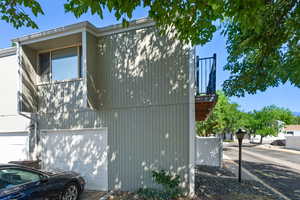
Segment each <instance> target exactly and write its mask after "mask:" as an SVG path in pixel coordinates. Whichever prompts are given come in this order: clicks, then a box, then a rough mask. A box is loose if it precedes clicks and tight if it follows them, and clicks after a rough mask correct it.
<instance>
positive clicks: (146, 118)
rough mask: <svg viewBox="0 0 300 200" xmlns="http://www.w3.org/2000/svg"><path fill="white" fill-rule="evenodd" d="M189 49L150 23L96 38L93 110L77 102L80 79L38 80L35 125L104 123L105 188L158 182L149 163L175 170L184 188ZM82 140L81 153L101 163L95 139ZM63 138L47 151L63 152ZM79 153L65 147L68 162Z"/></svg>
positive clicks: (131, 187)
mask: <svg viewBox="0 0 300 200" xmlns="http://www.w3.org/2000/svg"><path fill="white" fill-rule="evenodd" d="M189 50H190V49H188V48H187V47H186V46H184V45H182V44H180V43H179V42H178V41H176V40H174V39H172V37H169V38H166V37H162V36H160V35H159V33H158V31H157V30H155V28H147V29H141V30H134V31H129V32H124V33H120V34H113V35H110V36H105V37H102V38H99V39H98V45H97V53H98V55H97V58H96V60H97V62H96V63H97V66H95V67H96V70H95V71H96V74H97V76H96V77H94V76H91V77H88V78H91V79H94V78H96V80H94V81H90V83H91V85H88V86H87V87H93V90H88V91H89V92H91V91H94V92H95V96H96V97H97V98H96V100H97V102H96V103H97V105H98V106H96V107H97V108H98V110H92V109H89V108H87V107H84V106H81V105H85V102H83V101H84V97H83V95H84V88H83V86H82V84H84V83H83V81H82V80H79V81H72V82H66V83H59V84H53V85H43V86H39V87H38V91H39V110H40V111H41V112H40V114H39V126H40V129H70V128H95V127H96V128H99V127H107V129H108V145H109V152H108V176H109V177H108V179H109V180H108V182H109V188H110V189H122V190H135V189H137V188H139V187H150V186H155V185H154V183H153V182H152V178H151V172H150V171H151V170H154V169H166V170H170V171H172V172H173V173H177V174H180V175H181V178H182V180H183V183H182V186H183V187H186V186H187V183H188V179H189V177H188V169H189V136H188V134H189V133H188V131H189V85H190V84H189V75H188V73H189V71H188V69H189V53H190V52H189ZM88 95H89V94H88ZM93 95H94V94H93ZM54 141H56V139H54ZM63 141H65V142H68V141H67V139H65V140H63ZM56 142H60V141H59V140H58V141H56ZM79 143H80V146H85V147H86V148H83V149H82V148H81V150H80V151H83V152H82V154H83V155H84V156H81V158H86V159H87V160H89V162H92V163H93V162H98V160H97V154H96V155H93V154H91V152H94V149H93V146H94V145H95V146H96V145H97V144H98V142H97V140H94V141H89V140H86V139H84V140H82V141H80V142H79ZM63 144H64V142H62V143H61V144H60V146H58V147H57V152H55V154H51V155H48V156H49V157H50V158H59V157H60V156H62V155H65V153H64V151H63V150H64V149H67V147H66V145H63ZM76 153H79V152H75V153H69V154H68V156H69V158H70V160H72V162H65V164H69V165H70V166H73V164H74V163H75V164H76V162H75V160H76V159H77V158H78V155H79V154H76ZM89 154H91V155H89ZM50 158H49V159H50ZM74 159H75V160H74ZM49 162H51V159H50V160H49ZM71 163H73V164H71Z"/></svg>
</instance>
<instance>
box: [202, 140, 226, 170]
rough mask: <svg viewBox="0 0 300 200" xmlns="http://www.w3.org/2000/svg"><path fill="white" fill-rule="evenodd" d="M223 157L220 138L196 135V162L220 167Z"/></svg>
mask: <svg viewBox="0 0 300 200" xmlns="http://www.w3.org/2000/svg"><path fill="white" fill-rule="evenodd" d="M222 159H223V144H222V139H221V138H217V137H198V136H196V164H197V165H209V166H218V167H221V165H222Z"/></svg>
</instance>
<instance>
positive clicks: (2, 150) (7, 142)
mask: <svg viewBox="0 0 300 200" xmlns="http://www.w3.org/2000/svg"><path fill="white" fill-rule="evenodd" d="M28 147H29V145H28V133H27V132H17V133H0V163H8V162H10V161H20V160H27V159H28Z"/></svg>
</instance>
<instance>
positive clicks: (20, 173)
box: [0, 169, 41, 189]
mask: <svg viewBox="0 0 300 200" xmlns="http://www.w3.org/2000/svg"><path fill="white" fill-rule="evenodd" d="M39 180H41V175H40V174H38V173H34V172H30V171H26V170H21V169H1V170H0V189H3V188H10V187H14V186H17V185H21V184H24V183H29V182H36V181H39Z"/></svg>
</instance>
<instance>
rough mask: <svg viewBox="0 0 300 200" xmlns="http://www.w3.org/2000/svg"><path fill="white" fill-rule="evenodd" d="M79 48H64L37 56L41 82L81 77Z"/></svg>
mask: <svg viewBox="0 0 300 200" xmlns="http://www.w3.org/2000/svg"><path fill="white" fill-rule="evenodd" d="M81 55H82V53H81V47H80V46H78V47H71V48H64V49H59V50H54V51H49V52H45V53H40V54H39V74H40V80H41V82H49V81H51V80H54V81H62V80H71V79H76V78H81V77H82V64H81V63H82V62H81V59H82V58H81Z"/></svg>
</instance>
